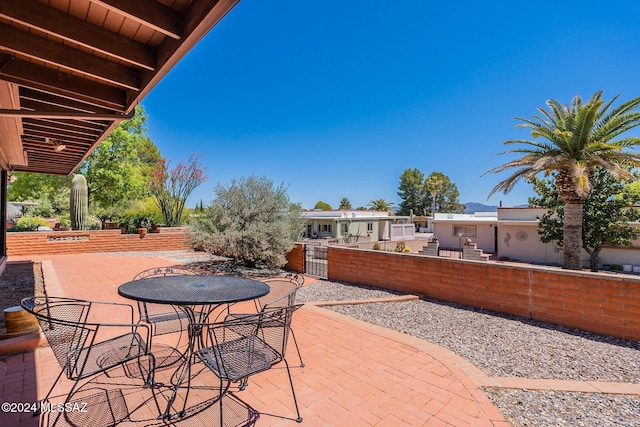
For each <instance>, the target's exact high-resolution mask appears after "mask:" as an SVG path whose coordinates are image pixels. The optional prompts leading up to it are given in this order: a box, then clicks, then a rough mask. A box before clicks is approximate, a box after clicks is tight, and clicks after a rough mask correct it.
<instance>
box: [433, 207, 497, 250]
mask: <svg viewBox="0 0 640 427" xmlns="http://www.w3.org/2000/svg"><path fill="white" fill-rule="evenodd" d="M431 223H432V224H433V233H434V237H437V239H438V241H439V242H440V247H443V248H462V245H464V243H465V241H466V240H467V239H471V241H472V242H473V243H476V244H477V245H478V249H482V250H483V252H485V253H496V252H497V251H498V246H497V242H496V240H497V225H498V214H497V213H496V212H476V213H472V214H450V213H436V214H435V216H434V218H433V219H432V220H431Z"/></svg>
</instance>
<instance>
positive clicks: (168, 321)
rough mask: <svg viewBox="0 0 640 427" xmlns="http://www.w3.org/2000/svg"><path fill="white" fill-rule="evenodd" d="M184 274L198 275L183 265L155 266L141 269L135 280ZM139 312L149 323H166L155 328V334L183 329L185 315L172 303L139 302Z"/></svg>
mask: <svg viewBox="0 0 640 427" xmlns="http://www.w3.org/2000/svg"><path fill="white" fill-rule="evenodd" d="M183 275H186V276H196V275H197V274H196V273H195V272H193V271H191V270H188V269H186V268H182V267H155V268H150V269H148V270H144V271H141V272H140V273H138V274H136V275H135V276H134V278H133V280H134V281H135V280H143V279H149V278H152V277H164V276H183ZM138 312H139V314H140V319H142V320H144V321H145V322H147V323H157V324H161V323H162V324H165V327H164V328H154V335H162V334H164V333H170V332H176V331H179V330H181V329H182V320H181V317H183V316H182V315H181V312H178V311H177V310H176V309H175V308H174V307H172V306H170V305H167V304H151V303H145V302H138ZM159 319H161V320H159ZM186 326H187V324H186V322H185V324H184V327H186Z"/></svg>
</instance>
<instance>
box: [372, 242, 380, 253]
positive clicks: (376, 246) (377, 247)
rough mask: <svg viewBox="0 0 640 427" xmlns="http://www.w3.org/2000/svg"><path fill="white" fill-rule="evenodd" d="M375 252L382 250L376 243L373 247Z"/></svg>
mask: <svg viewBox="0 0 640 427" xmlns="http://www.w3.org/2000/svg"><path fill="white" fill-rule="evenodd" d="M373 250H374V251H379V250H380V244H379V243H375V244H374V245H373Z"/></svg>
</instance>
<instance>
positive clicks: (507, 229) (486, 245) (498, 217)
mask: <svg viewBox="0 0 640 427" xmlns="http://www.w3.org/2000/svg"><path fill="white" fill-rule="evenodd" d="M546 211H547V209H545V208H528V207H523V208H498V211H497V212H476V213H475V214H446V213H436V215H435V218H434V219H433V221H432V222H433V224H434V233H435V237H437V238H438V241H439V243H440V247H452V248H457V247H462V245H463V244H464V243H465V241H466V240H467V239H471V241H472V242H473V243H476V244H477V245H478V249H482V250H483V252H484V253H492V254H496V255H497V256H498V257H499V258H503V259H509V260H516V261H523V262H532V263H538V264H546V265H562V261H563V255H562V248H560V247H558V245H556V244H555V243H553V242H551V243H542V241H541V240H540V234H538V218H539V217H542V215H544V213H545V212H546ZM631 225H632V226H634V227H636V228H637V229H638V239H636V240H634V241H632V244H633V247H631V248H625V247H609V246H608V247H604V248H602V251H601V252H600V256H599V260H600V266H602V265H604V264H609V265H616V264H617V265H620V266H623V267H626V268H627V269H628V268H630V267H631V268H633V266H637V267H638V268H640V222H635V223H631ZM582 261H583V266H585V267H588V266H589V254H588V253H587V252H586V251H583V253H582Z"/></svg>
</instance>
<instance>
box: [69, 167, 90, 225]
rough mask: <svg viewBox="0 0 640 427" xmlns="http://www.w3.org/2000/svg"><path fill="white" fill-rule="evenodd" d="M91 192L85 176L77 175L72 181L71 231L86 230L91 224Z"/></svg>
mask: <svg viewBox="0 0 640 427" xmlns="http://www.w3.org/2000/svg"><path fill="white" fill-rule="evenodd" d="M88 193H89V191H88V189H87V179H86V178H85V177H84V175H79V174H78V175H75V176H74V177H73V180H72V181H71V200H70V211H71V212H70V213H71V229H72V230H86V229H87V224H88V222H89V194H88Z"/></svg>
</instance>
